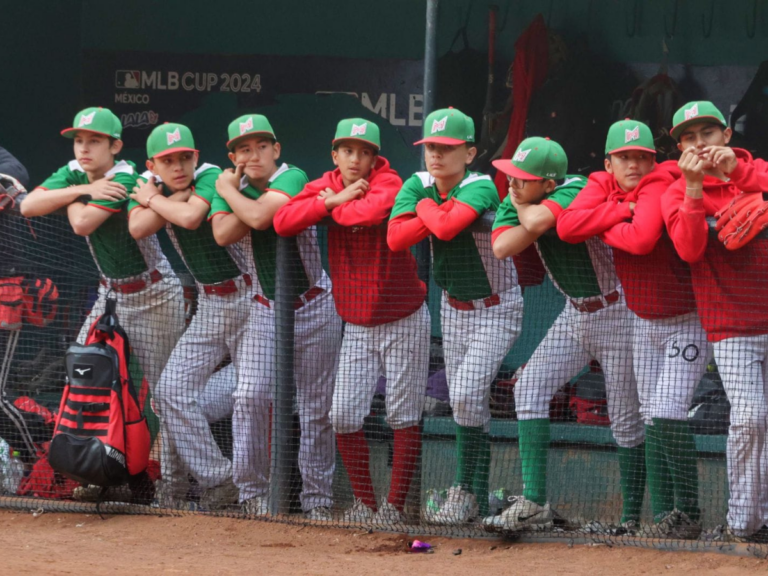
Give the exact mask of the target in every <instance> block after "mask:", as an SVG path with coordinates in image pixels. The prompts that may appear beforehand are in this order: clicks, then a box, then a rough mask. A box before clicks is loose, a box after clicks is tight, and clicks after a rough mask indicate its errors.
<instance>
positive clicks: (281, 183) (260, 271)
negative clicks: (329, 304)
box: [210, 164, 330, 300]
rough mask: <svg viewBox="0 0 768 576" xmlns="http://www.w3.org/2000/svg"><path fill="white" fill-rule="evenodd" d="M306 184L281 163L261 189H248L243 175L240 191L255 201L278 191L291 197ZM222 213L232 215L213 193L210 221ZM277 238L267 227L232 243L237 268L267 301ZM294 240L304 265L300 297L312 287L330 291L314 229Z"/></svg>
mask: <svg viewBox="0 0 768 576" xmlns="http://www.w3.org/2000/svg"><path fill="white" fill-rule="evenodd" d="M308 181H309V180H308V179H307V175H306V174H305V173H304V171H303V170H300V169H299V168H297V167H296V166H292V165H290V164H282V165H281V166H280V168H278V169H277V171H276V172H275V173H274V174H273V175H272V177H271V178H270V179H269V182H268V184H267V186H266V188H265V189H264V190H259V189H257V188H255V187H254V186H251V185H250V184H249V182H248V177H247V176H243V179H242V181H241V182H240V192H241V193H242V194H243V195H244V196H246V197H247V198H250V199H251V200H257V199H259V198H260V197H261V196H262V195H263V194H265V193H267V192H277V193H279V194H285V195H286V196H288V198H293V197H294V196H296V195H297V194H298V193H299V192H301V191H302V190H303V189H304V186H305V185H306V184H307V182H308ZM222 213H223V214H231V213H232V208H231V207H230V206H229V204H227V202H226V201H225V200H224V199H223V198H222V197H221V196H219V195H218V194H214V196H213V200H212V201H211V211H210V218H213V217H214V216H215V215H216V214H222ZM277 238H278V236H277V233H276V232H275V229H274V228H273V227H272V226H270V227H269V228H268V229H267V230H255V229H254V230H251V233H250V234H248V235H246V236H245V237H244V238H243V239H242V240H241V241H240V242H238V243H237V244H235V246H236V248H237V252H236V254H237V257H236V261H237V263H238V265H239V266H240V268H241V269H242V270H243V271H248V272H249V273H250V274H251V275H252V276H254V277H255V278H256V279H257V280H258V281H257V282H255V283H254V287H255V288H256V291H257V293H259V294H261V295H263V296H265V297H266V298H268V299H269V300H274V299H275V282H276V279H277V270H276V261H277ZM296 239H297V242H298V246H299V255H300V257H301V261H302V264H303V266H302V268H301V271H300V278H299V280H298V284H299V286H298V292H299V293H300V294H302V293H304V292H306V291H307V290H309V289H310V288H311V287H313V286H315V285H320V286H321V287H323V288H326V289H329V288H330V282H329V280H328V277H327V276H326V274H325V272H324V271H323V266H322V263H321V260H320V250H319V248H318V245H317V232H316V230H315V227H314V226H313V227H312V228H309V229H307V230H305V231H304V232H302V233H301V234H299V235H298V236H297V237H296Z"/></svg>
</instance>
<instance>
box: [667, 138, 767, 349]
mask: <svg viewBox="0 0 768 576" xmlns="http://www.w3.org/2000/svg"><path fill="white" fill-rule="evenodd" d="M734 152H735V153H736V156H737V158H738V162H739V163H738V167H737V168H736V169H735V170H734V171H733V172H731V174H730V180H729V181H728V182H724V181H722V180H719V179H717V178H714V177H712V176H706V177H705V178H704V197H703V198H702V199H693V198H690V197H688V196H687V195H686V193H685V179H684V178H680V179H679V180H677V181H676V182H675V183H673V184H672V185H671V186H670V187H669V189H668V190H667V192H666V193H665V194H664V196H663V197H662V205H661V208H662V215H663V217H664V222H665V223H666V225H667V230H668V231H669V236H670V238H671V239H672V242H673V243H674V246H675V249H676V250H677V252H678V254H680V256H681V257H682V259H683V260H685V261H687V262H689V263H690V265H691V273H692V280H693V291H694V294H695V295H696V304H697V306H698V308H699V315H700V316H701V322H702V325H703V326H704V329H705V330H706V331H707V336H708V338H709V340H710V341H712V342H718V341H720V340H723V339H725V338H733V337H736V336H756V335H759V334H768V306H766V305H765V295H764V294H765V284H766V279H767V278H768V240H764V239H756V240H753V241H752V242H750V243H749V244H747V245H746V246H744V247H743V248H741V249H739V250H734V251H730V250H726V248H725V246H723V244H722V243H721V242H720V241H719V240H718V239H717V237H716V236H714V235H710V233H709V227H708V225H707V222H706V220H705V218H706V217H707V216H714V214H715V213H716V212H717V211H718V210H720V209H721V208H723V207H725V206H726V205H728V203H729V202H730V201H731V200H732V199H733V197H734V196H735V195H736V194H739V193H740V192H755V193H761V192H762V191H763V190H766V189H768V163H766V162H765V161H763V160H753V159H752V155H751V154H750V153H749V152H747V151H746V150H741V149H739V148H734Z"/></svg>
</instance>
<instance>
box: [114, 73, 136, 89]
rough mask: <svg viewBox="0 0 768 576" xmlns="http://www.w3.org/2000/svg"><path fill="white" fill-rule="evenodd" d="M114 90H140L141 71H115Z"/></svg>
mask: <svg viewBox="0 0 768 576" xmlns="http://www.w3.org/2000/svg"><path fill="white" fill-rule="evenodd" d="M115 87H116V88H141V71H139V70H116V71H115Z"/></svg>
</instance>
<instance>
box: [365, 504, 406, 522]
mask: <svg viewBox="0 0 768 576" xmlns="http://www.w3.org/2000/svg"><path fill="white" fill-rule="evenodd" d="M373 523H374V524H377V525H379V526H382V527H385V528H399V527H402V526H403V525H405V516H404V515H403V513H402V512H400V511H399V510H398V509H397V508H395V506H394V505H393V504H390V503H389V501H387V499H386V498H384V499H383V500H382V501H381V506H379V510H378V511H377V512H376V514H374V516H373Z"/></svg>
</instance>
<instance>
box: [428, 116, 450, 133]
mask: <svg viewBox="0 0 768 576" xmlns="http://www.w3.org/2000/svg"><path fill="white" fill-rule="evenodd" d="M447 123H448V116H445V117H443V118H441V119H440V120H433V121H432V132H431V133H432V134H434V133H435V132H442V131H443V130H445V125H446V124H447Z"/></svg>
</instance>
